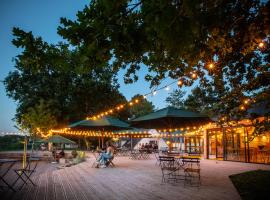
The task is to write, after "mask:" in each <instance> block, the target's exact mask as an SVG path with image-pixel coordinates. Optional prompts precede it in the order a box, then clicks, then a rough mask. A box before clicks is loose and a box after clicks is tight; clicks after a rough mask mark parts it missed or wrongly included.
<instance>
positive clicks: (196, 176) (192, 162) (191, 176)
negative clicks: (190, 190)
mask: <svg viewBox="0 0 270 200" xmlns="http://www.w3.org/2000/svg"><path fill="white" fill-rule="evenodd" d="M182 166H183V168H184V173H185V181H184V184H185V185H186V184H188V185H191V186H200V185H201V169H200V158H199V157H182Z"/></svg>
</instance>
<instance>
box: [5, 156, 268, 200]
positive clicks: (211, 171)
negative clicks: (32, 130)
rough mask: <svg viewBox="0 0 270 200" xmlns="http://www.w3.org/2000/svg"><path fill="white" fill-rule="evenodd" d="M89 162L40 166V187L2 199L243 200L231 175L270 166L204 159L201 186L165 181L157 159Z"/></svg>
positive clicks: (118, 158)
mask: <svg viewBox="0 0 270 200" xmlns="http://www.w3.org/2000/svg"><path fill="white" fill-rule="evenodd" d="M93 161H94V159H93V158H89V159H88V160H87V161H86V162H83V163H80V164H78V165H75V166H72V167H68V168H65V169H60V170H56V168H55V167H54V165H53V164H45V165H44V164H43V165H40V168H39V170H38V173H37V174H36V175H35V177H34V182H35V183H36V184H37V186H35V187H33V186H32V185H27V186H26V187H24V188H23V189H22V190H21V191H18V192H16V193H13V192H11V191H0V192H1V197H0V199H14V200H17V199H25V200H26V199H29V200H50V199H55V200H56V199H57V200H68V199H72V200H73V199H74V200H81V199H82V200H87V199H94V200H103V199H106V200H111V199H112V200H114V199H115V200H119V199H129V200H133V199H134V200H135V199H136V200H140V199H150V200H152V199H153V200H154V199H155V200H157V199H164V200H165V199H166V200H167V199H168V200H173V199H185V200H188V199H219V200H220V199H230V200H234V199H240V196H239V195H238V193H237V191H236V190H235V188H234V186H233V185H232V183H231V182H230V180H229V178H228V175H230V174H235V173H239V172H242V171H247V170H253V169H269V170H270V166H267V165H258V164H245V163H236V162H224V161H211V160H203V161H202V162H201V169H202V186H201V187H200V188H196V187H189V186H185V187H184V183H183V182H180V183H178V184H176V185H171V184H161V171H160V169H159V167H158V166H156V165H155V159H154V158H152V159H150V160H130V159H128V158H126V157H117V158H115V160H114V163H115V165H116V167H115V168H104V169H97V168H91V165H92V162H93Z"/></svg>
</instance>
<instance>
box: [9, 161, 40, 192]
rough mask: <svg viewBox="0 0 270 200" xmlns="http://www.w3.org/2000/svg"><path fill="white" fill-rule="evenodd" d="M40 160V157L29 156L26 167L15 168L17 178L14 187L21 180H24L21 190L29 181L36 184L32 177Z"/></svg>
mask: <svg viewBox="0 0 270 200" xmlns="http://www.w3.org/2000/svg"><path fill="white" fill-rule="evenodd" d="M39 161H40V158H39V157H29V158H28V159H27V164H26V166H25V167H24V168H19V169H14V172H15V173H16V175H17V178H16V179H15V181H14V182H13V184H12V187H14V186H15V185H16V184H17V183H18V182H19V180H21V181H22V184H21V186H20V187H19V190H21V189H22V188H23V186H24V185H25V184H27V183H31V184H32V185H33V186H35V183H34V182H33V181H32V179H31V177H32V175H33V174H34V173H35V172H36V168H37V165H38V162H39Z"/></svg>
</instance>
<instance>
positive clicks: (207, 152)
mask: <svg viewBox="0 0 270 200" xmlns="http://www.w3.org/2000/svg"><path fill="white" fill-rule="evenodd" d="M205 140H206V141H205V145H206V148H205V154H206V159H209V132H208V129H207V130H206V135H205Z"/></svg>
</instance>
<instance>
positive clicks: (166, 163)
mask: <svg viewBox="0 0 270 200" xmlns="http://www.w3.org/2000/svg"><path fill="white" fill-rule="evenodd" d="M159 162H160V168H161V172H162V179H161V183H166V182H171V181H172V182H174V183H176V180H177V178H176V172H177V170H178V169H179V167H178V166H177V165H176V163H175V159H174V157H170V156H159Z"/></svg>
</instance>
